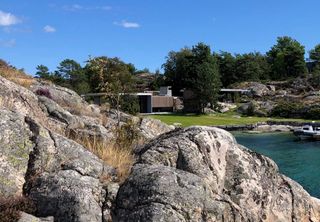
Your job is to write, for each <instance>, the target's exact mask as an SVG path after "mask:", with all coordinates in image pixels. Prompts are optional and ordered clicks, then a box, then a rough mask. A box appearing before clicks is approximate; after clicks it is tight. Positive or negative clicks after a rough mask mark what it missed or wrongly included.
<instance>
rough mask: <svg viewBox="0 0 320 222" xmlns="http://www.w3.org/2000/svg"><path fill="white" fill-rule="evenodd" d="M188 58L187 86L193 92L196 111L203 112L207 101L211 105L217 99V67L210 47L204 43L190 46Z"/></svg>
mask: <svg viewBox="0 0 320 222" xmlns="http://www.w3.org/2000/svg"><path fill="white" fill-rule="evenodd" d="M190 60H191V64H192V66H191V67H190V72H188V76H187V78H186V79H187V88H189V89H190V90H191V91H192V92H193V93H194V94H195V99H196V101H198V111H200V112H202V113H203V112H204V108H205V107H206V106H207V105H208V103H210V104H211V105H213V104H215V103H216V102H217V100H218V93H219V91H220V86H221V82H220V75H219V69H218V65H217V62H216V59H215V57H214V56H213V55H212V53H211V49H210V47H209V46H208V45H205V44H204V43H199V44H198V45H196V46H194V47H193V48H192V57H191V58H190Z"/></svg>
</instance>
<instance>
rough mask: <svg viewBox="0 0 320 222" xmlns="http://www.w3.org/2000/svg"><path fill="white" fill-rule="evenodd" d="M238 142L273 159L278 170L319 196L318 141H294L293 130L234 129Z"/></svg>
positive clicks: (319, 160)
mask: <svg viewBox="0 0 320 222" xmlns="http://www.w3.org/2000/svg"><path fill="white" fill-rule="evenodd" d="M234 136H235V137H236V139H237V141H238V143H239V144H242V145H244V146H246V147H248V148H250V149H251V150H254V151H256V152H258V153H261V154H263V155H265V156H268V157H270V158H271V159H273V160H274V161H275V162H276V163H277V165H278V166H279V169H280V172H281V173H283V174H285V175H286V176H288V177H290V178H292V179H293V180H295V181H297V182H298V183H300V184H301V185H302V186H303V187H304V189H306V190H307V191H308V192H309V193H310V194H311V195H312V196H315V197H318V198H320V142H308V141H297V140H296V138H295V137H294V136H293V135H292V134H288V133H270V134H246V133H234Z"/></svg>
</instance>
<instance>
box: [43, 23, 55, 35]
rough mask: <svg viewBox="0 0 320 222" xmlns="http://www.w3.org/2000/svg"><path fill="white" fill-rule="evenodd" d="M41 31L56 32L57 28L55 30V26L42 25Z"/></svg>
mask: <svg viewBox="0 0 320 222" xmlns="http://www.w3.org/2000/svg"><path fill="white" fill-rule="evenodd" d="M43 31H44V32H48V33H50V32H56V31H57V30H56V28H54V27H52V26H50V25H46V26H45V27H43Z"/></svg>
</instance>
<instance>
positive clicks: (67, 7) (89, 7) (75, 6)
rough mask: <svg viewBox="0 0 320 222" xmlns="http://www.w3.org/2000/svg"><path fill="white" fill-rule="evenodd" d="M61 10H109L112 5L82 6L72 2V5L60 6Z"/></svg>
mask: <svg viewBox="0 0 320 222" xmlns="http://www.w3.org/2000/svg"><path fill="white" fill-rule="evenodd" d="M62 9H63V10H66V11H80V10H105V11H108V10H111V9H112V7H111V6H108V5H105V6H83V5H79V4H73V5H64V6H63V7H62Z"/></svg>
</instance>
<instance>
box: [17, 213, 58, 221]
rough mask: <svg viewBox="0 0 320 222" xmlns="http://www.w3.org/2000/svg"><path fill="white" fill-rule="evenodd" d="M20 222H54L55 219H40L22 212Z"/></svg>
mask: <svg viewBox="0 0 320 222" xmlns="http://www.w3.org/2000/svg"><path fill="white" fill-rule="evenodd" d="M18 222H54V218H53V217H46V218H38V217H35V216H33V215H31V214H27V213H25V212H21V215H20V219H19V220H18Z"/></svg>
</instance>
